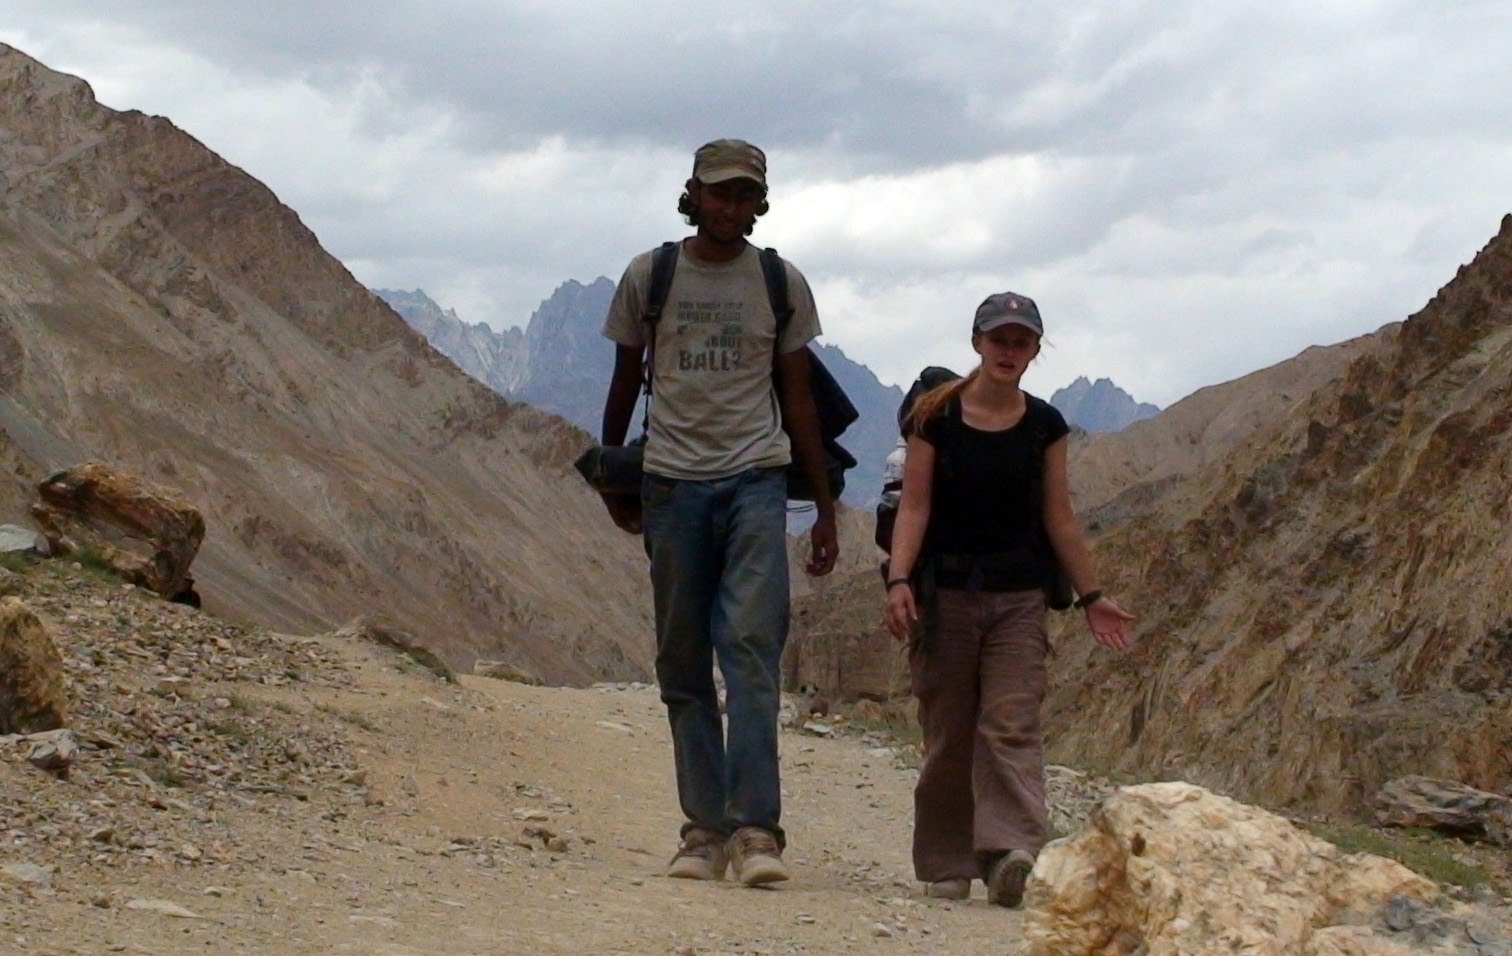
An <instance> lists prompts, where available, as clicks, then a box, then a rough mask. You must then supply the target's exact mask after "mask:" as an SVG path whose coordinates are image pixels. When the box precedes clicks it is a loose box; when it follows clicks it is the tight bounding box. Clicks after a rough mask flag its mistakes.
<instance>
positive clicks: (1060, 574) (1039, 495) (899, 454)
mask: <svg viewBox="0 0 1512 956" xmlns="http://www.w3.org/2000/svg"><path fill="white" fill-rule="evenodd" d="M958 378H960V376H959V375H957V374H956V373H955V372H952V371H951V370H950V369H948V368H941V367H940V366H938V365H931V366H929V367H928V368H926V369H924V370H923V371H922V372H920V373H919V377H918V378H916V379H914V383H913V385H911V386H909V389H908V393H907V394H906V395H904V396H903V401H902V403H901V404H899V406H898V433H899V436H900V437H899V439H898V442H897V444H896V445H894V446H893V450H892V452H891V454H889V455H888V456H887V464H886V466H885V467H884V468H883V470H882V498H881V500H880V501H879V502H878V503H877V512H876V513H877V519H876V526H875V530H874V533H873V537H874V539H875V540H876V543H877V547H879V548H881V549H882V550H883V551H884V552H886V553H888V554H891V553H892V535H893V527H894V525H896V524H897V521H898V505H899V504H901V502H902V499H903V466H904V464H905V462H906V460H907V457H908V439H907V438H906V437H901V436H902V435H903V433H904V426H905V423H906V422H907V421H908V416H909V414H910V413H912V411H913V407H914V403H915V402H917V401H918V400H919V398H920V397H921V396H922V395H924V394H925V393H926V392H930V391H933V390H934V389H936V388H938V387H939V386H941V385H944V384H945V383H946V382H951V381H954V380H956V379H958ZM1047 437H1048V436H1046V435H1043V434H1040V435H1037V436H1036V441H1035V444H1036V445H1039V446H1040V450H1041V453H1042V454H1041V457H1040V458H1038V459H1036V464H1037V465H1038V466H1039V467H1036V469H1035V480H1034V497H1035V499H1036V500H1043V498H1044V488H1043V478H1044V475H1043V451H1044V449H1045V448H1046V447H1048V446H1049V444H1050V443H1049V441H1047V440H1046V439H1047ZM949 467H950V462H949V460H948V459H947V457H946V449H944V448H940V449H937V450H936V453H935V469H936V470H937V471H938V470H941V469H947V468H949ZM1041 535H1042V536H1043V538H1044V541H1045V550H1046V554H1047V557H1048V568H1049V570H1048V576H1047V578H1046V581H1045V600H1046V601H1047V602H1048V603H1049V605H1050V607H1051V608H1053V609H1054V610H1057V611H1064V610H1066V609H1067V608H1069V607H1071V605H1072V603H1073V600H1074V592H1073V590H1072V587H1071V582H1070V580H1069V579H1068V578H1067V577H1066V574H1065V572H1064V571H1063V570H1062V569H1061V566H1060V562H1059V561H1058V560H1057V559H1056V556H1055V549H1054V548H1052V547H1050V545H1049V534H1048V533H1047V532H1044V531H1043V530H1041ZM883 577H884V579H885V578H886V577H887V570H886V564H885V563H884V564H883Z"/></svg>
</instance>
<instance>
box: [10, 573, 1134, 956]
mask: <svg viewBox="0 0 1512 956" xmlns="http://www.w3.org/2000/svg"><path fill="white" fill-rule="evenodd" d="M5 587H6V588H7V589H9V590H12V591H13V592H16V593H18V594H19V596H21V597H22V598H23V599H24V600H25V601H26V602H27V603H28V605H29V606H31V607H32V608H33V609H34V610H35V611H37V613H38V614H39V615H41V616H42V618H43V619H44V621H45V622H46V623H47V624H48V626H49V628H50V629H51V631H52V633H53V636H54V638H55V640H56V642H57V643H58V645H59V649H60V651H61V652H62V654H63V657H64V659H65V664H66V667H67V672H68V679H69V684H70V692H71V700H72V704H73V711H72V717H71V719H70V725H71V727H72V728H73V729H74V731H75V733H76V735H77V738H78V740H79V742H80V751H79V754H78V756H77V757H76V759H75V760H74V762H73V763H72V765H71V768H70V770H69V772H68V775H67V778H66V779H58V778H55V777H53V776H50V775H48V774H46V773H44V772H43V771H41V770H39V769H37V768H36V767H34V766H32V765H31V764H29V763H28V762H27V760H26V754H27V749H28V748H27V746H26V741H25V740H22V739H9V740H7V739H6V738H0V951H3V952H7V953H9V952H15V953H25V954H62V953H69V954H73V953H89V954H94V953H117V952H121V953H149V952H150V953H190V952H193V953H205V952H216V953H258V954H293V953H301V954H303V953H363V954H390V956H398V954H421V953H437V954H440V953H445V954H454V953H455V954H464V953H637V954H640V953H675V954H695V953H696V954H716V953H765V954H789V953H810V954H812V953H849V952H856V951H861V950H877V951H881V952H896V953H926V952H929V953H932V952H951V953H989V952H990V953H1003V952H1014V951H1016V950H1017V949H1018V940H1019V926H1020V916H1019V914H1017V913H1015V912H1010V911H1005V910H1002V909H1000V908H997V907H992V906H989V905H988V904H987V903H986V902H985V900H984V899H983V898H982V897H981V892H982V891H981V888H980V887H977V890H976V892H977V898H975V899H973V900H971V901H970V902H968V903H948V902H938V901H932V900H925V899H923V898H922V897H921V895H920V894H919V892H918V888H917V886H916V884H915V883H914V882H913V881H912V879H911V873H910V867H909V863H908V826H909V818H910V812H911V786H912V776H913V771H912V769H911V766H912V764H913V763H914V760H913V759H912V754H911V753H910V752H909V748H908V746H907V745H905V744H901V743H899V742H898V741H897V739H896V738H892V737H889V736H885V735H883V734H881V733H878V732H876V731H871V732H865V733H863V732H860V731H856V730H851V731H847V730H846V729H845V722H844V721H838V722H837V721H834V720H833V719H831V720H829V721H827V722H826V725H827V726H820V727H816V728H811V729H810V730H803V729H797V728H794V729H789V730H788V731H786V732H785V733H784V737H783V760H784V766H785V771H786V776H785V792H786V819H785V822H786V823H787V825H788V827H789V829H790V837H791V847H790V850H789V854H788V858H789V861H790V863H791V864H792V868H793V871H794V879H793V881H792V882H791V883H789V884H785V885H783V886H781V887H780V888H778V889H775V890H748V889H742V888H737V887H735V886H733V885H731V884H719V885H710V884H697V883H687V882H682V881H673V880H668V879H665V878H664V877H662V876H661V872H662V869H663V867H664V865H665V863H666V860H667V858H668V857H669V856H670V854H671V851H672V848H673V843H674V842H675V838H676V831H677V826H678V822H679V815H678V813H677V809H676V800H675V796H674V791H673V783H672V775H671V769H672V768H671V761H670V759H669V756H668V747H667V742H666V734H665V723H664V717H663V714H662V710H661V706H660V704H659V702H658V700H657V697H656V693H655V691H654V690H653V689H652V688H649V687H646V686H644V685H613V686H600V687H597V688H593V689H589V690H568V689H560V688H542V687H530V686H524V685H520V684H515V683H509V682H505V681H498V680H489V679H484V678H471V677H464V678H463V679H462V681H461V683H460V684H449V683H446V682H444V681H442V680H439V679H437V678H436V677H435V676H434V675H432V674H431V673H430V672H428V671H427V670H425V669H424V668H422V667H420V666H418V665H416V664H413V663H411V662H409V661H408V660H407V659H405V658H403V657H401V656H398V655H396V654H395V653H394V652H393V651H390V650H387V649H383V648H379V647H376V646H371V645H367V644H362V643H356V642H353V641H351V640H350V639H342V638H338V637H336V636H334V635H326V636H319V637H310V638H300V637H290V636H284V635H277V634H270V633H266V632H261V631H256V630H249V629H244V628H241V627H237V626H235V625H232V624H228V623H226V622H223V621H219V620H216V619H215V618H213V617H210V616H209V615H206V614H203V613H201V612H199V611H195V610H191V609H189V608H185V607H182V606H179V605H174V604H169V603H166V602H162V601H160V600H157V599H156V598H153V597H151V596H150V595H147V594H145V593H143V592H139V591H137V590H134V589H131V588H127V587H125V586H123V585H121V584H120V583H119V582H117V581H114V580H113V579H110V578H108V577H105V576H97V575H93V574H91V573H90V572H88V571H87V570H84V569H76V568H74V567H71V566H68V565H62V564H43V565H40V566H38V567H36V568H33V569H32V570H30V571H29V572H27V573H26V574H25V575H24V576H22V577H20V578H13V579H9V580H8V583H6V584H5ZM816 731H817V732H816ZM1103 789H1104V787H1103V785H1100V784H1098V783H1097V782H1095V781H1092V780H1090V779H1088V778H1086V777H1084V776H1082V775H1079V774H1076V773H1074V772H1071V771H1062V770H1057V771H1055V772H1054V773H1053V774H1052V790H1053V792H1054V794H1055V803H1056V805H1057V807H1056V818H1057V819H1056V823H1057V827H1058V828H1061V829H1068V828H1072V827H1074V826H1076V824H1077V821H1078V820H1079V819H1080V818H1083V817H1084V816H1085V813H1086V811H1087V808H1088V807H1089V806H1090V805H1091V803H1092V802H1093V801H1094V800H1095V799H1096V798H1097V797H1098V795H1099V794H1100V793H1101V791H1102V790H1103Z"/></svg>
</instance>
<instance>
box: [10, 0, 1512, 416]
mask: <svg viewBox="0 0 1512 956" xmlns="http://www.w3.org/2000/svg"><path fill="white" fill-rule="evenodd" d="M0 40H4V41H5V42H8V43H11V44H12V45H14V46H16V47H19V48H20V49H21V50H23V51H24V52H26V53H28V54H30V55H32V56H34V57H36V58H38V59H40V60H42V61H43V62H44V63H46V64H47V65H48V66H51V67H53V68H55V69H59V70H63V71H65V72H69V73H74V74H77V75H79V76H82V77H84V78H85V79H87V80H88V81H89V82H90V83H91V84H92V85H93V87H94V90H95V93H96V95H97V96H98V97H99V99H100V100H101V102H103V103H105V104H106V105H108V106H111V107H115V108H117V109H140V110H143V111H146V112H149V113H156V114H161V115H164V116H167V117H169V118H170V119H172V120H173V121H174V122H175V123H176V124H177V125H179V126H180V127H182V128H183V129H185V130H187V131H188V132H190V133H191V134H193V135H194V136H196V137H197V138H199V139H200V140H201V141H203V142H204V143H206V144H207V145H208V146H210V147H211V148H212V149H214V150H216V151H217V152H219V153H220V154H221V155H223V156H225V157H226V158H227V159H229V160H230V161H231V162H234V163H236V164H237V165H239V166H241V167H243V168H244V169H246V170H247V171H248V172H250V173H251V174H252V175H254V176H256V177H257V178H258V179H260V180H262V181H263V182H265V183H267V184H268V185H269V186H270V187H271V188H272V189H273V190H274V191H275V192H276V193H277V194H278V195H279V197H280V198H281V199H283V200H284V201H285V202H286V203H288V204H289V205H291V206H292V207H294V209H296V210H297V211H298V212H299V213H300V215H301V216H302V217H303V219H304V221H305V222H306V223H307V224H308V225H309V226H310V227H311V228H312V229H314V231H315V232H316V234H317V235H318V236H319V237H320V239H321V241H322V242H323V243H324V245H325V246H326V248H327V249H329V250H330V251H331V252H332V253H333V254H334V255H336V256H337V257H339V258H340V259H341V260H342V261H343V262H345V263H346V264H347V266H348V267H349V268H350V269H351V270H352V271H353V272H354V273H355V274H356V275H357V277H358V278H359V279H360V280H362V281H363V282H365V283H367V284H368V285H370V286H378V287H393V288H405V289H413V288H417V287H418V288H423V289H425V290H426V291H427V292H428V293H429V294H430V295H431V297H432V298H434V299H436V300H437V301H438V302H440V303H441V304H442V305H443V306H447V307H451V308H455V309H456V310H457V312H458V313H459V315H460V316H461V317H462V318H463V319H464V320H467V321H470V322H477V321H484V322H488V323H489V324H491V325H494V326H496V327H501V328H502V327H506V326H510V325H523V324H524V323H525V321H526V320H527V319H528V318H529V316H530V314H531V312H532V311H533V310H534V309H535V307H536V306H537V305H538V304H539V303H540V301H541V300H542V299H544V298H546V297H547V296H548V295H550V294H551V292H552V291H553V289H555V288H556V287H557V286H558V285H560V284H561V283H562V282H563V281H565V280H568V279H577V280H579V281H583V282H587V281H591V280H592V279H594V278H595V277H598V276H601V275H606V276H609V277H610V278H614V279H617V278H618V277H619V275H620V273H621V272H622V271H623V268H624V264H625V262H626V261H627V260H628V259H629V257H630V256H631V255H633V254H634V253H636V252H639V251H641V250H643V249H646V248H649V247H650V246H652V245H655V244H656V243H657V242H659V241H661V240H663V239H665V238H671V237H674V236H677V235H680V234H683V233H684V232H686V231H687V227H686V226H685V225H683V223H682V222H681V220H680V219H679V218H678V216H677V214H676V201H677V196H678V193H679V192H680V191H681V188H682V183H683V181H684V180H685V179H686V178H687V176H688V174H689V171H690V167H691V154H692V151H693V149H694V148H695V147H697V146H698V145H699V144H700V143H702V142H704V141H706V140H709V139H713V138H716V137H720V136H738V137H743V138H746V139H749V140H751V141H753V142H755V143H757V144H758V145H760V146H762V147H763V148H764V149H766V151H767V153H768V158H769V162H770V179H771V187H772V193H771V199H772V211H771V213H770V214H768V215H767V216H766V217H765V218H763V219H762V220H761V222H760V224H759V225H758V227H757V231H756V234H755V236H754V239H755V240H757V241H759V242H761V243H762V244H768V245H774V246H776V247H777V248H778V249H779V250H780V251H781V252H782V253H783V254H784V255H785V256H787V257H788V258H789V259H791V260H793V262H794V263H795V264H797V265H798V266H799V268H801V269H802V270H803V271H804V273H805V274H806V275H807V276H808V277H809V280H810V282H811V284H812V285H813V287H814V290H815V294H816V296H817V298H818V302H819V309H820V315H821V319H822V321H823V324H824V328H825V341H827V342H830V343H831V344H835V345H839V346H840V347H842V348H843V349H844V350H845V351H846V352H847V353H848V354H849V355H850V356H851V357H852V358H855V359H857V360H859V361H861V362H864V363H866V364H867V365H869V366H871V368H872V369H874V370H875V371H876V372H877V373H878V375H879V376H880V377H881V378H882V379H883V380H884V381H887V382H892V383H902V384H906V382H907V380H910V379H911V378H912V377H913V375H914V373H915V372H916V371H917V370H918V369H919V368H920V367H921V366H922V365H924V364H946V365H952V366H956V367H959V368H964V367H967V366H969V365H970V364H971V362H972V361H973V359H974V356H973V355H972V353H971V351H970V346H969V335H968V333H969V326H970V317H971V313H972V311H973V310H974V308H975V306H976V304H977V302H979V301H980V300H981V299H982V298H983V297H984V296H985V295H987V294H988V293H991V292H996V291H1002V290H1004V289H1012V290H1014V291H1017V292H1020V293H1023V294H1026V295H1029V296H1032V297H1034V298H1035V299H1037V300H1038V301H1039V303H1040V306H1041V310H1042V312H1043V313H1044V316H1045V322H1046V326H1047V331H1048V339H1049V347H1047V348H1046V350H1045V352H1044V354H1043V356H1042V358H1041V359H1040V363H1039V367H1038V368H1036V369H1032V370H1031V371H1030V373H1029V375H1028V376H1027V377H1026V379H1025V384H1026V386H1027V387H1028V388H1029V389H1030V390H1031V391H1034V392H1036V393H1039V394H1041V395H1044V396H1046V397H1048V395H1049V394H1050V393H1051V392H1053V391H1054V390H1055V389H1057V388H1059V387H1061V386H1062V385H1065V384H1067V383H1068V382H1069V381H1071V380H1072V379H1073V378H1075V377H1076V376H1077V375H1086V376H1088V377H1091V378H1097V377H1102V376H1107V377H1110V378H1112V379H1113V380H1114V381H1116V382H1117V383H1119V384H1120V385H1122V386H1123V387H1124V388H1126V389H1127V390H1128V391H1130V392H1131V393H1133V395H1134V396H1135V398H1137V399H1139V400H1141V401H1152V402H1155V403H1157V404H1160V405H1162V406H1164V405H1167V404H1170V403H1171V402H1173V401H1175V400H1177V399H1179V398H1181V397H1182V396H1184V395H1187V394H1189V393H1190V392H1192V391H1193V390H1195V389H1197V388H1199V387H1201V386H1203V385H1208V384H1212V383H1215V382H1219V381H1224V380H1226V379H1229V378H1233V377H1235V376H1238V375H1242V374H1244V373H1246V372H1249V371H1253V370H1254V369H1257V368H1261V367H1263V366H1266V365H1270V364H1272V363H1274V362H1277V361H1280V360H1282V359H1285V358H1287V357H1289V356H1291V355H1294V354H1296V353H1297V352H1299V351H1301V350H1302V349H1304V348H1306V347H1307V346H1309V345H1313V344H1324V343H1331V342H1336V341H1340V340H1342V339H1345V338H1349V337H1352V336H1354V335H1357V334H1361V333H1364V332H1368V331H1371V330H1373V329H1375V328H1377V327H1379V326H1380V325H1382V324H1384V323H1386V322H1391V321H1395V320H1398V319H1402V318H1405V317H1406V316H1407V315H1409V314H1411V313H1412V312H1414V311H1416V310H1417V309H1418V308H1420V307H1421V306H1422V305H1423V304H1424V303H1425V302H1426V301H1427V299H1428V298H1429V297H1430V296H1431V295H1432V294H1433V293H1434V291H1435V290H1436V289H1437V288H1438V287H1439V286H1441V285H1443V284H1444V283H1445V282H1447V281H1448V280H1449V279H1450V278H1451V277H1452V276H1453V274H1454V270H1455V268H1456V267H1457V266H1459V265H1460V264H1461V263H1463V262H1466V261H1468V260H1469V259H1470V258H1471V257H1472V256H1473V255H1474V254H1475V252H1476V251H1477V250H1478V249H1479V248H1480V247H1481V246H1482V245H1484V243H1485V242H1486V241H1487V240H1488V239H1489V238H1490V237H1491V236H1492V235H1493V234H1494V233H1495V231H1496V228H1497V225H1498V223H1499V220H1500V217H1501V216H1502V215H1503V214H1504V213H1506V212H1508V211H1512V115H1509V104H1512V68H1509V66H1508V59H1507V51H1508V50H1512V4H1508V3H1507V2H1506V0H1464V2H1456V0H1439V2H1433V3H1430V2H1426V0H1423V2H1389V0H1383V2H1370V0H1270V2H1254V3H1238V2H1234V3H1225V2H1222V0H1201V2H1194V0H1089V2H1085V3H1080V4H1069V3H1057V2H1048V0H1043V2H1011V0H932V2H927V3H926V2H923V0H920V2H887V0H874V2H871V3H865V4H863V3H836V2H824V0H803V2H797V0H764V2H761V3H756V4H753V3H749V2H745V3H729V2H723V0H701V2H697V3H690V2H686V0H662V2H659V3H656V4H645V3H630V2H625V3H620V2H599V3H588V2H573V0H518V2H506V0H497V2H485V0H469V2H447V0H390V2H380V3H352V2H348V0H340V2H337V0H301V2H298V3H290V2H282V0H262V2H257V3H251V2H246V0H238V2H223V0H109V2H103V0H102V2H70V0H47V2H46V3H43V2H39V0H24V2H23V0H0ZM605 347H606V348H607V347H608V345H607V344H606V346H605Z"/></svg>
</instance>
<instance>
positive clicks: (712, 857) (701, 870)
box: [667, 827, 729, 880]
mask: <svg viewBox="0 0 1512 956" xmlns="http://www.w3.org/2000/svg"><path fill="white" fill-rule="evenodd" d="M728 863H729V858H728V857H727V856H726V855H725V841H724V837H723V836H721V835H719V834H718V833H715V832H714V831H713V830H705V829H704V828H702V827H694V828H693V829H691V830H689V831H688V835H687V836H685V837H683V841H682V844H681V845H679V846H678V848H677V855H676V856H674V857H672V863H671V864H670V865H669V866H668V867H667V875H668V876H670V877H672V878H673V879H677V880H722V879H724V875H725V866H726V865H728Z"/></svg>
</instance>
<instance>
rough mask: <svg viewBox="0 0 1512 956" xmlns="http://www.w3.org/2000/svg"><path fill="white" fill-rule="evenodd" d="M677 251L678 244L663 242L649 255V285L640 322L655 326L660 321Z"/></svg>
mask: <svg viewBox="0 0 1512 956" xmlns="http://www.w3.org/2000/svg"><path fill="white" fill-rule="evenodd" d="M679 251H680V244H679V243H676V242H664V243H662V244H661V245H660V246H658V247H657V248H656V251H655V252H653V253H651V284H650V286H648V287H647V289H646V310H645V312H643V313H641V321H643V322H649V323H651V324H652V325H655V324H656V323H657V322H658V321H660V320H661V314H662V309H664V308H666V306H667V293H668V292H670V291H671V290H672V273H674V272H676V271H677V254H678V252H679Z"/></svg>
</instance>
